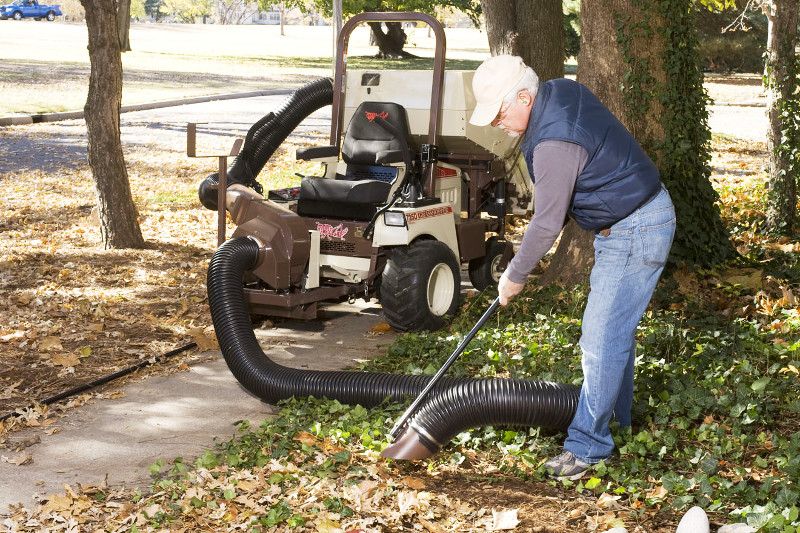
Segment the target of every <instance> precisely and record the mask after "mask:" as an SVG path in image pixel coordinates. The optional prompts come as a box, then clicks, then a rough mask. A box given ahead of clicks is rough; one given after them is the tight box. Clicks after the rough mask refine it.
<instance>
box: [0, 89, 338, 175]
mask: <svg viewBox="0 0 800 533" xmlns="http://www.w3.org/2000/svg"><path fill="white" fill-rule="evenodd" d="M287 95H288V92H282V93H279V94H273V95H268V96H258V97H253V98H240V99H229V100H218V101H212V102H204V103H195V104H188V105H176V106H172V107H163V108H158V109H148V110H142V111H132V112H128V113H122V114H121V115H120V130H121V136H122V142H123V144H124V145H126V146H127V147H148V146H153V145H158V146H161V147H167V148H168V149H172V150H174V151H176V152H185V150H186V124H187V123H189V122H198V123H199V122H204V123H207V124H204V125H201V126H199V127H198V132H199V137H200V140H203V139H205V140H208V137H214V136H216V137H220V138H221V139H223V141H222V144H221V145H220V146H225V147H226V148H225V150H229V149H230V145H231V144H232V143H233V140H234V139H235V138H236V137H244V136H245V135H246V134H247V131H248V130H249V129H250V127H251V126H252V125H253V123H255V122H256V121H258V120H259V119H260V118H261V117H263V116H264V115H266V114H267V113H268V112H270V111H272V110H275V109H276V108H278V107H279V106H280V105H281V104H282V103H283V102H284V100H285V99H286V98H287ZM330 120H331V112H330V107H326V108H323V109H320V110H319V111H317V112H316V113H314V114H313V115H311V116H310V117H308V118H307V119H306V120H304V121H303V123H302V124H301V125H300V127H299V128H298V129H297V130H295V132H294V134H293V135H292V136H291V137H290V139H289V140H290V141H292V142H298V141H301V140H303V139H304V138H309V137H314V138H316V137H319V136H320V135H321V136H323V137H325V138H327V137H328V136H329V135H330ZM0 145H2V147H3V152H4V156H3V158H0V173H2V172H16V171H26V170H53V169H57V168H61V167H66V168H75V167H77V166H79V165H81V164H84V162H85V161H86V149H87V142H86V124H85V122H84V120H83V119H82V118H79V119H71V120H63V121H57V122H46V123H41V124H30V125H21V126H15V127H13V128H7V129H6V131H3V129H2V128H0ZM212 166H213V165H212Z"/></svg>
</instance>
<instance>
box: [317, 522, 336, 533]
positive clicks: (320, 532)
mask: <svg viewBox="0 0 800 533" xmlns="http://www.w3.org/2000/svg"><path fill="white" fill-rule="evenodd" d="M317 533H342V526H341V525H340V524H339V523H338V522H334V521H333V520H323V521H322V522H320V523H319V524H318V525H317Z"/></svg>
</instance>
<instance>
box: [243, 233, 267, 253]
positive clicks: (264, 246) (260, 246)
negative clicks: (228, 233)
mask: <svg viewBox="0 0 800 533" xmlns="http://www.w3.org/2000/svg"><path fill="white" fill-rule="evenodd" d="M247 238H248V239H250V240H251V241H253V242H254V243H256V244H257V245H258V249H259V251H261V250H263V249H264V248H266V247H267V245H266V244H265V243H264V241H262V240H261V239H259V238H258V237H256V236H255V235H248V236H247Z"/></svg>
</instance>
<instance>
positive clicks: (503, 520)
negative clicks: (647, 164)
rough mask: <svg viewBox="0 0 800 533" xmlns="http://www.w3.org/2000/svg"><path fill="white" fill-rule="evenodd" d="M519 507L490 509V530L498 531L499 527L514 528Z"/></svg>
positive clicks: (517, 520)
mask: <svg viewBox="0 0 800 533" xmlns="http://www.w3.org/2000/svg"><path fill="white" fill-rule="evenodd" d="M518 512H519V509H511V510H508V511H495V510H494V509H492V527H491V529H492V531H499V530H501V529H514V528H515V527H517V525H518V524H519V519H517V513H518Z"/></svg>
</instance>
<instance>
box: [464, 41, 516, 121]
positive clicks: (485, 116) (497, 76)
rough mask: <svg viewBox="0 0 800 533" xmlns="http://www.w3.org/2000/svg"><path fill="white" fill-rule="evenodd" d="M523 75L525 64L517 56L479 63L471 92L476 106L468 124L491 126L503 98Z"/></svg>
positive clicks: (495, 57)
mask: <svg viewBox="0 0 800 533" xmlns="http://www.w3.org/2000/svg"><path fill="white" fill-rule="evenodd" d="M524 75H525V63H524V62H523V61H522V58H521V57H518V56H509V55H500V56H494V57H490V58H489V59H487V60H486V61H484V62H483V63H481V66H479V67H478V70H476V71H475V76H474V77H473V78H472V92H473V94H474V95H475V101H476V102H477V104H476V105H475V110H474V111H473V112H472V116H471V117H470V119H469V122H470V124H474V125H476V126H486V125H488V124H491V123H492V121H493V120H494V119H495V117H497V114H498V113H499V112H500V108H501V107H502V105H503V98H505V96H506V95H507V94H508V93H509V92H511V90H512V89H514V87H516V86H517V84H519V82H520V81H522V78H523V76H524Z"/></svg>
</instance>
